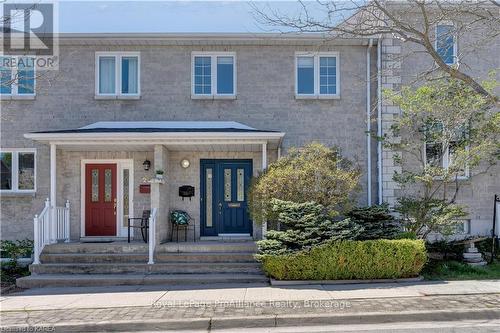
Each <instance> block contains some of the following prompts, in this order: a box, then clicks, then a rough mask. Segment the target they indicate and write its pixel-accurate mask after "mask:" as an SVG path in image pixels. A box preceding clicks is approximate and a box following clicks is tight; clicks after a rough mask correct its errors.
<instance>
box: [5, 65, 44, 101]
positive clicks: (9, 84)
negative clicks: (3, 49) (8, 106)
mask: <svg viewBox="0 0 500 333" xmlns="http://www.w3.org/2000/svg"><path fill="white" fill-rule="evenodd" d="M0 59H1V64H0V94H2V95H3V96H11V97H33V96H35V62H34V58H30V57H19V58H17V57H2V58H0Z"/></svg>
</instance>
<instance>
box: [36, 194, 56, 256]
mask: <svg viewBox="0 0 500 333" xmlns="http://www.w3.org/2000/svg"><path fill="white" fill-rule="evenodd" d="M51 205H52V203H51V202H50V200H49V198H47V199H45V208H46V209H45V211H46V212H45V214H43V217H42V214H40V216H39V217H41V219H42V223H43V232H42V242H41V243H40V246H41V247H42V248H43V246H44V245H45V244H47V243H49V242H50V240H51V239H52V225H51V223H50V222H51V220H52V216H53V212H52V207H51ZM47 217H48V218H49V219H48V220H49V221H47ZM47 222H48V223H47Z"/></svg>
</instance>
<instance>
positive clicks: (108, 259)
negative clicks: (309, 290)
mask: <svg viewBox="0 0 500 333" xmlns="http://www.w3.org/2000/svg"><path fill="white" fill-rule="evenodd" d="M253 255H254V253H253V252H233V253H231V252H230V253H224V252H194V253H192V252H181V253H157V254H156V255H155V262H158V263H161V262H164V263H168V262H193V263H200V262H203V263H217V262H255V259H254V257H253ZM40 261H41V262H42V263H44V264H50V263H53V264H59V263H62V264H64V263H142V264H143V263H146V262H148V255H147V254H146V253H45V251H44V252H43V253H42V254H41V255H40Z"/></svg>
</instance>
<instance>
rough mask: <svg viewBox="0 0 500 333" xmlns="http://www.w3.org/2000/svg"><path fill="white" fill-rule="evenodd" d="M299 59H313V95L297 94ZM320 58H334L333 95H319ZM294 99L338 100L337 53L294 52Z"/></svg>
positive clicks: (338, 73) (338, 62)
mask: <svg viewBox="0 0 500 333" xmlns="http://www.w3.org/2000/svg"><path fill="white" fill-rule="evenodd" d="M299 57H314V93H313V94H299V92H298V89H299V72H298V70H297V69H298V68H297V60H298V58H299ZM320 57H335V58H336V74H335V79H336V83H335V84H336V87H337V93H335V94H320V93H319V90H320V87H319V86H320V84H319V82H320V78H319V77H320V75H319V74H320V70H319V58H320ZM293 72H294V76H295V80H294V81H295V98H296V99H340V54H339V52H334V51H329V52H295V68H294V71H293Z"/></svg>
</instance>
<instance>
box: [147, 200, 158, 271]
mask: <svg viewBox="0 0 500 333" xmlns="http://www.w3.org/2000/svg"><path fill="white" fill-rule="evenodd" d="M157 212H158V208H153V210H152V211H151V215H150V216H149V235H148V246H149V260H148V264H149V265H152V264H154V263H155V262H154V254H155V247H156V214H157Z"/></svg>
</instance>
